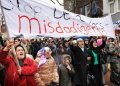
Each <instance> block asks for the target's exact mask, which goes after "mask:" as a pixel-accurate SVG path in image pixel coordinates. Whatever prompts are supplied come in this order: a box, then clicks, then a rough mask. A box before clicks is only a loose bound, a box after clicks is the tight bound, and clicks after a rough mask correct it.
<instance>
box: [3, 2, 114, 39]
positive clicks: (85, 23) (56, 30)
mask: <svg viewBox="0 0 120 86" xmlns="http://www.w3.org/2000/svg"><path fill="white" fill-rule="evenodd" d="M1 2H2V9H3V12H4V15H5V19H6V23H7V26H8V32H9V35H10V37H15V36H17V35H20V34H23V35H25V36H35V35H42V36H51V37H69V36H101V35H106V36H111V37H114V28H112V27H113V24H112V20H111V17H110V16H108V17H103V18H99V19H98V18H95V19H92V18H88V17H85V16H82V15H78V14H74V13H71V12H68V11H66V10H63V9H59V8H57V7H56V6H54V5H52V6H51V5H49V4H46V3H44V2H40V3H36V2H34V1H32V0H1Z"/></svg>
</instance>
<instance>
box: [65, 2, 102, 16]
mask: <svg viewBox="0 0 120 86" xmlns="http://www.w3.org/2000/svg"><path fill="white" fill-rule="evenodd" d="M64 9H65V10H68V11H71V12H74V13H77V14H82V15H86V16H88V17H101V16H103V0H64Z"/></svg>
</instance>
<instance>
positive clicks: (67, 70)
mask: <svg viewBox="0 0 120 86" xmlns="http://www.w3.org/2000/svg"><path fill="white" fill-rule="evenodd" d="M74 73H75V71H74V68H73V66H72V65H71V56H70V55H68V54H64V55H63V56H62V64H60V65H59V66H58V74H59V86H73V83H72V80H71V79H72V78H73V75H74Z"/></svg>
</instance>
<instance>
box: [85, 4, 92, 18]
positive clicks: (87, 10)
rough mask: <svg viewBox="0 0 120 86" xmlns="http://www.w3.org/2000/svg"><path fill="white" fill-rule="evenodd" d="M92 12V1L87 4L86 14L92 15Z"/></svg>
mask: <svg viewBox="0 0 120 86" xmlns="http://www.w3.org/2000/svg"><path fill="white" fill-rule="evenodd" d="M90 14H91V3H90V4H88V5H87V6H85V15H86V16H90Z"/></svg>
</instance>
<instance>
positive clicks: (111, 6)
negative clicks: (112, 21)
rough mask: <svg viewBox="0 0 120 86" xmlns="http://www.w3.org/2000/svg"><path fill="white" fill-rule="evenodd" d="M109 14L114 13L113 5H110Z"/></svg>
mask: <svg viewBox="0 0 120 86" xmlns="http://www.w3.org/2000/svg"><path fill="white" fill-rule="evenodd" d="M110 13H114V3H110Z"/></svg>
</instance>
